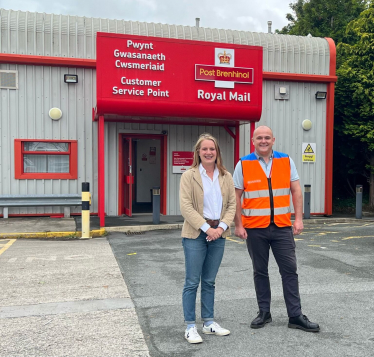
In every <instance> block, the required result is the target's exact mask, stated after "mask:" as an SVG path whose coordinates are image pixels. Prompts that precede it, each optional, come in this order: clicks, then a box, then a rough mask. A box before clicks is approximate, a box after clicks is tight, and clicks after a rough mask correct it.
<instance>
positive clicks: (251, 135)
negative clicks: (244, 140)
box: [249, 121, 256, 152]
mask: <svg viewBox="0 0 374 357" xmlns="http://www.w3.org/2000/svg"><path fill="white" fill-rule="evenodd" d="M255 129H256V123H255V122H254V121H251V130H250V138H249V142H250V146H249V151H250V152H253V151H255V146H254V145H253V142H252V138H253V132H254V131H255Z"/></svg>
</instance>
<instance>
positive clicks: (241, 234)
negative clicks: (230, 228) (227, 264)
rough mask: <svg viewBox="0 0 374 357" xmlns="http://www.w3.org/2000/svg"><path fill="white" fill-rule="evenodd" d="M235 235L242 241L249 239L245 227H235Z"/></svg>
mask: <svg viewBox="0 0 374 357" xmlns="http://www.w3.org/2000/svg"><path fill="white" fill-rule="evenodd" d="M235 235H236V236H237V237H239V238H241V239H247V237H248V235H247V231H246V230H245V228H244V227H243V226H240V227H238V226H235Z"/></svg>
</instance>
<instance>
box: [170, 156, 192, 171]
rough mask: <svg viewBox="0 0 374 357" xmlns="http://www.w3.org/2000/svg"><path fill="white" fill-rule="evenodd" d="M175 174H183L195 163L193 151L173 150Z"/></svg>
mask: <svg viewBox="0 0 374 357" xmlns="http://www.w3.org/2000/svg"><path fill="white" fill-rule="evenodd" d="M172 155H173V160H172V161H173V174H182V173H183V172H184V171H186V170H187V169H188V168H189V167H191V165H192V163H193V152H191V151H173V153H172Z"/></svg>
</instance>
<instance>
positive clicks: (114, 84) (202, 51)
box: [96, 32, 263, 121]
mask: <svg viewBox="0 0 374 357" xmlns="http://www.w3.org/2000/svg"><path fill="white" fill-rule="evenodd" d="M96 51H97V55H96V71H97V75H96V78H97V108H96V111H97V114H99V115H104V114H117V115H123V116H132V115H134V116H147V117H168V118H170V117H190V118H191V117H193V118H211V119H225V120H228V119H229V120H236V121H251V120H255V121H257V120H259V119H260V117H261V109H262V51H263V49H262V47H258V46H245V45H236V44H226V43H214V42H203V41H190V40H178V39H166V38H159V37H146V36H134V35H121V34H111V33H100V32H99V33H98V34H97V49H96Z"/></svg>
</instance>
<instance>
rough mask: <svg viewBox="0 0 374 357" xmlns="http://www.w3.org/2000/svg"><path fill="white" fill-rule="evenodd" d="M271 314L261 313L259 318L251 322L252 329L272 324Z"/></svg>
mask: <svg viewBox="0 0 374 357" xmlns="http://www.w3.org/2000/svg"><path fill="white" fill-rule="evenodd" d="M271 321H272V319H271V313H270V312H268V311H261V310H260V311H259V312H258V315H257V317H256V318H255V319H254V320H253V321H252V322H251V328H261V327H264V326H265V325H266V324H267V323H269V322H271Z"/></svg>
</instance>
